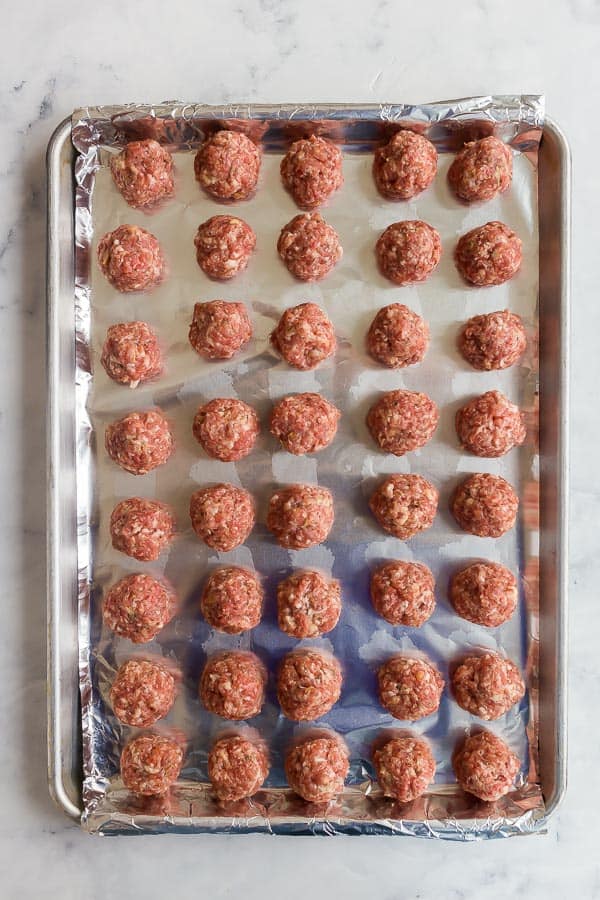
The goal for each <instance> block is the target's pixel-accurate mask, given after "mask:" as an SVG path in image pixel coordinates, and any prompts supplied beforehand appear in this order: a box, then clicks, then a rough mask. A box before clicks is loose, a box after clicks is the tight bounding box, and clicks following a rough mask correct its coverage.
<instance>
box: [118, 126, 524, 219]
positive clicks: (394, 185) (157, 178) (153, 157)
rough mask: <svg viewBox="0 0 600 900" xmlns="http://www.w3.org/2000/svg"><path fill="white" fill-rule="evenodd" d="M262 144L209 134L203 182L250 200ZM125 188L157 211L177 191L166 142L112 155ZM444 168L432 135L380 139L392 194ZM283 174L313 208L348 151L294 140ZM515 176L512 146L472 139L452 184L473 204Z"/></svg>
mask: <svg viewBox="0 0 600 900" xmlns="http://www.w3.org/2000/svg"><path fill="white" fill-rule="evenodd" d="M261 159H262V150H261V148H260V146H259V145H258V144H257V143H256V142H255V141H252V140H251V139H250V138H249V137H248V136H247V135H246V134H244V133H243V132H241V131H231V130H227V129H221V130H219V131H216V132H214V133H212V134H209V135H208V136H207V137H206V138H205V140H204V141H203V143H202V145H201V146H200V148H199V149H198V151H197V153H196V155H195V157H194V174H195V176H196V181H197V182H198V184H199V185H200V187H201V188H202V189H203V190H204V191H205V192H206V193H207V194H208V196H209V197H211V198H212V199H213V200H216V201H218V202H224V203H230V202H235V201H239V200H248V199H250V198H251V197H252V196H253V195H254V193H255V191H256V187H257V183H258V177H259V174H260V165H261ZM110 168H111V173H112V177H113V181H114V184H115V187H116V188H117V190H118V191H119V192H120V193H121V195H122V197H123V198H124V200H125V201H126V202H127V203H128V204H129V205H130V206H132V207H133V208H135V209H142V210H151V209H153V208H155V207H157V206H159V205H160V204H161V203H163V202H164V201H165V200H168V199H169V198H170V197H172V196H173V194H174V193H175V184H174V172H173V158H172V156H171V154H170V153H169V152H168V151H167V149H166V148H165V147H162V146H161V145H160V144H159V143H158V141H155V140H152V139H146V140H141V141H130V142H129V143H128V144H127V145H126V146H125V148H124V149H123V150H122V151H121V153H119V154H116V155H115V156H114V157H113V158H112V160H111V165H110ZM436 172H437V151H436V149H435V147H434V145H433V144H432V143H431V141H429V140H427V138H425V137H424V136H423V135H421V134H418V133H417V132H414V131H411V130H409V129H402V130H399V131H397V132H396V133H395V134H393V135H392V137H391V138H390V140H389V141H388V142H387V143H385V144H383V145H382V146H379V147H378V148H377V149H376V151H375V154H374V157H373V178H374V181H375V185H376V187H377V190H378V191H379V193H380V194H381V196H382V197H384V198H385V199H386V200H393V201H398V200H409V199H411V198H412V197H415V196H417V194H420V193H422V191H424V190H426V189H427V188H428V187H429V186H430V184H431V183H432V181H433V179H434V178H435V175H436ZM280 174H281V180H282V183H283V185H284V187H285V188H286V190H287V191H288V192H289V193H290V195H291V197H292V199H293V200H294V202H295V203H296V205H297V206H299V207H300V209H306V210H313V209H316V208H317V207H319V206H320V205H321V204H323V203H324V202H325V201H327V200H328V199H329V198H330V197H331V196H332V194H334V193H335V191H337V190H338V189H339V188H340V187H341V186H342V184H343V182H344V177H343V173H342V153H341V150H340V149H339V147H338V146H337V145H336V144H335V143H333V142H332V141H330V140H327V139H326V138H323V137H320V136H318V135H315V134H312V135H309V136H308V137H306V138H301V139H300V140H297V141H294V142H293V143H292V144H291V145H290V147H289V149H288V150H287V152H286V154H285V156H284V157H283V159H282V161H281V165H280ZM511 180H512V153H511V150H510V148H509V147H508V146H507V145H506V144H504V143H503V142H502V141H500V140H499V139H498V138H496V137H494V136H488V137H485V138H482V139H481V140H478V141H472V142H469V143H467V144H465V146H464V147H463V149H462V150H461V151H460V152H459V153H458V154H457V155H456V157H455V159H454V161H453V163H452V165H451V167H450V169H449V171H448V183H449V185H450V188H451V190H452V191H453V193H454V194H455V196H456V197H457V198H458V199H459V200H461V201H463V202H466V203H472V202H485V201H488V200H491V199H493V198H494V197H495V196H496V195H497V194H499V193H502V192H504V191H506V190H507V189H508V188H509V186H510V183H511Z"/></svg>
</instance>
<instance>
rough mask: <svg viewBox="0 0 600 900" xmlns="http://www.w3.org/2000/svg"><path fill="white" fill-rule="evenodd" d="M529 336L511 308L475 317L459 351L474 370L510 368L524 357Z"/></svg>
mask: <svg viewBox="0 0 600 900" xmlns="http://www.w3.org/2000/svg"><path fill="white" fill-rule="evenodd" d="M526 345H527V336H526V334H525V329H524V328H523V323H522V322H521V319H520V318H519V316H517V315H515V313H512V312H510V311H509V310H508V309H502V310H498V311H497V312H492V313H487V314H485V315H482V316H473V318H472V319H469V320H468V322H466V323H465V325H464V326H463V328H462V331H461V333H460V335H459V338H458V349H459V350H460V352H461V353H462V355H463V356H464V358H465V359H466V361H467V362H468V363H469V364H470V365H471V366H473V368H474V369H479V370H481V371H484V372H485V371H489V370H490V369H507V368H508V367H509V366H513V365H514V364H515V363H516V362H518V361H519V359H520V358H521V357H522V356H523V353H524V352H525V347H526Z"/></svg>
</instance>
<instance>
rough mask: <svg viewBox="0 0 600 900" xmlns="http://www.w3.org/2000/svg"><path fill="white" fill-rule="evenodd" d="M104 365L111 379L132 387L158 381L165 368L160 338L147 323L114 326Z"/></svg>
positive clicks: (103, 361)
mask: <svg viewBox="0 0 600 900" xmlns="http://www.w3.org/2000/svg"><path fill="white" fill-rule="evenodd" d="M100 362H101V363H102V365H103V366H104V369H105V371H106V374H107V375H108V377H109V378H112V380H113V381H117V382H118V383H119V384H128V385H129V387H132V388H135V387H137V386H138V384H140V383H141V382H143V381H150V379H152V378H156V377H157V376H158V375H160V374H161V372H162V368H163V365H162V355H161V352H160V347H159V345H158V338H157V337H156V334H155V333H154V332H153V330H152V329H151V328H150V326H149V325H146V323H145V322H122V323H120V324H119V325H111V326H110V328H109V329H108V331H107V332H106V340H105V341H104V346H103V347H102V357H101V359H100Z"/></svg>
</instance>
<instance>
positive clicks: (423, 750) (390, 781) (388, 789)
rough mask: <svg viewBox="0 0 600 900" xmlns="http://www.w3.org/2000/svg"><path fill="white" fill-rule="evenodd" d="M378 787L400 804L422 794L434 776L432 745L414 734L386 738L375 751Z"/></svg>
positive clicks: (374, 758) (374, 759) (374, 761)
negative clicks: (387, 739)
mask: <svg viewBox="0 0 600 900" xmlns="http://www.w3.org/2000/svg"><path fill="white" fill-rule="evenodd" d="M373 765H374V766H375V774H376V775H377V781H378V782H379V787H380V788H381V790H382V791H383V793H384V795H385V796H386V797H393V798H394V800H396V801H397V802H398V803H411V802H412V801H413V800H416V799H417V798H418V797H421V796H422V795H423V794H424V793H425V791H426V790H427V788H428V787H429V785H430V784H431V782H432V781H433V779H434V776H435V759H434V758H433V754H432V752H431V750H430V749H429V744H428V743H427V742H426V741H424V740H422V739H421V738H418V737H413V735H410V736H408V735H401V736H399V737H395V738H391V739H390V740H389V741H386V743H385V744H383V745H382V746H381V747H378V748H377V750H375V752H374V753H373Z"/></svg>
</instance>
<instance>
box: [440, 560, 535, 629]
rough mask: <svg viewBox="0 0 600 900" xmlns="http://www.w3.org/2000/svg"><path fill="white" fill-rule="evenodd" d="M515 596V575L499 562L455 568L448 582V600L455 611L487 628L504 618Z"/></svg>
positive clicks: (516, 590)
mask: <svg viewBox="0 0 600 900" xmlns="http://www.w3.org/2000/svg"><path fill="white" fill-rule="evenodd" d="M518 599H519V590H518V587H517V580H516V578H515V576H514V575H513V573H512V572H511V571H509V569H507V568H505V566H501V565H500V564H499V563H493V562H479V563H473V564H472V565H470V566H467V568H466V569H461V571H460V572H457V573H456V575H454V577H453V578H452V581H451V583H450V600H451V601H452V606H453V607H454V609H455V610H456V612H457V613H458V615H459V616H462V618H463V619H467V621H469V622H475V624H476V625H486V626H487V627H488V628H496V627H497V626H498V625H502V624H503V623H504V622H507V621H508V620H509V619H510V617H511V616H512V614H513V613H514V611H515V609H516V607H517V602H518Z"/></svg>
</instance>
